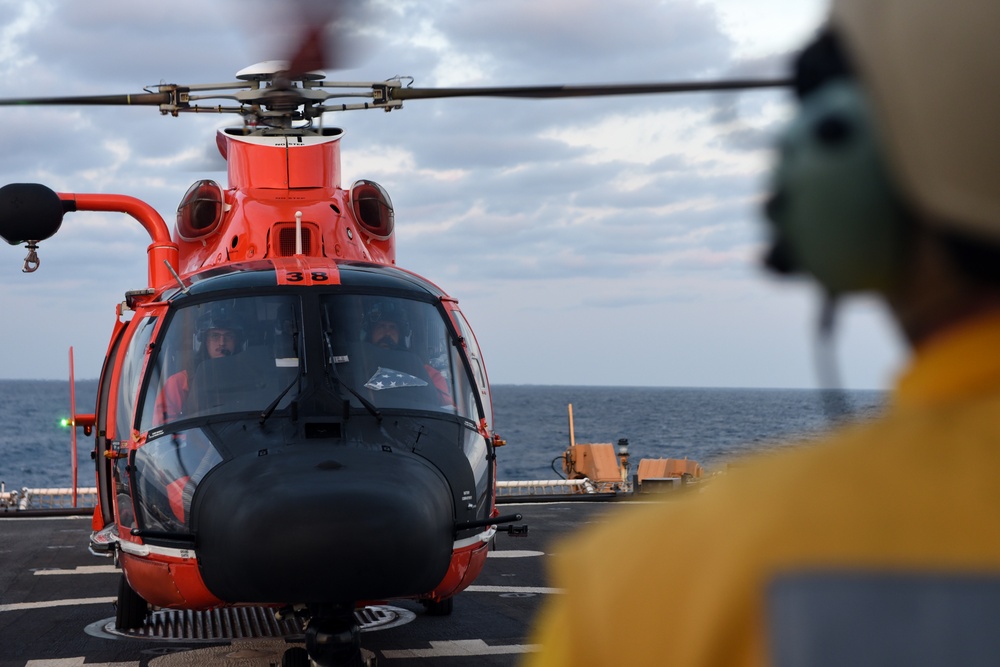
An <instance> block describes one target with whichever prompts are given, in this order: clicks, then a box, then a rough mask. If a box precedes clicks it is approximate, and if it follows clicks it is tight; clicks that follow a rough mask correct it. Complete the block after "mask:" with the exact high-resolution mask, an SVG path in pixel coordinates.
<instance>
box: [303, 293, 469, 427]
mask: <svg viewBox="0 0 1000 667" xmlns="http://www.w3.org/2000/svg"><path fill="white" fill-rule="evenodd" d="M320 308H321V321H322V327H323V336H324V348H325V351H326V352H325V356H326V360H325V366H326V368H327V372H328V374H329V376H330V379H331V382H332V383H333V384H335V385H340V386H341V387H343V388H344V392H341V393H346V395H345V398H348V399H349V400H352V402H354V403H355V404H359V403H360V404H365V403H367V404H368V405H370V406H373V407H376V408H378V409H382V408H397V409H414V410H425V411H432V412H445V413H449V414H455V415H459V416H461V417H465V418H466V419H470V420H472V421H478V418H477V417H476V414H477V412H476V406H475V404H474V403H472V404H470V402H469V389H468V387H469V384H470V382H469V378H468V376H467V375H466V372H465V369H464V366H463V365H462V363H461V359H460V357H458V356H457V354H456V350H455V346H454V345H453V344H452V337H451V335H450V334H449V331H448V328H447V326H446V324H445V319H444V317H445V316H444V314H443V313H442V312H441V310H439V309H438V308H437V307H436V306H435V304H433V303H428V302H425V301H418V300H414V299H407V298H401V297H394V296H387V295H377V296H376V295H358V294H344V293H337V294H330V295H327V296H324V297H322V299H321V303H320Z"/></svg>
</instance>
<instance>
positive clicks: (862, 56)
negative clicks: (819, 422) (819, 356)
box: [527, 0, 1000, 666]
mask: <svg viewBox="0 0 1000 667" xmlns="http://www.w3.org/2000/svg"><path fill="white" fill-rule="evenodd" d="M998 26H1000V3H997V2H987V1H985V0H919V1H914V0H833V3H832V11H831V13H830V16H829V20H828V23H827V25H826V26H825V29H824V31H823V33H822V34H821V35H820V36H819V37H818V38H817V40H816V41H815V42H813V44H812V45H811V46H810V47H809V48H807V49H806V50H805V51H804V52H803V53H802V55H801V56H800V57H799V59H798V61H797V70H796V92H797V95H798V97H799V111H798V114H797V117H796V119H795V120H794V121H793V122H792V124H791V125H790V126H789V128H788V129H787V130H786V132H785V134H784V136H783V138H782V141H781V154H780V163H779V165H778V167H777V169H776V172H775V180H774V190H775V195H776V196H775V197H774V198H773V199H772V200H771V202H770V204H769V205H768V210H767V216H768V218H769V219H770V221H771V223H772V231H773V233H774V237H775V242H776V243H775V248H774V252H772V254H771V259H770V265H771V266H772V267H774V268H777V269H780V270H783V271H786V272H796V273H806V274H809V275H810V276H811V277H812V278H813V279H814V280H815V281H816V282H817V283H818V284H819V286H820V288H821V293H822V294H824V295H825V296H824V298H825V300H826V301H827V302H828V303H831V304H835V303H836V302H837V301H838V300H839V299H840V298H842V297H844V296H845V295H848V294H851V293H855V292H871V293H874V295H875V296H876V297H877V298H878V299H880V300H881V301H882V302H883V303H884V304H885V305H886V306H887V307H888V309H889V311H890V312H891V314H892V317H893V319H894V320H895V322H896V324H897V325H898V327H899V329H900V330H901V332H902V333H903V335H904V336H905V338H906V340H907V342H908V344H909V347H910V349H911V354H910V358H909V361H908V362H907V367H906V368H905V370H904V372H903V373H902V375H901V376H900V378H899V379H898V381H897V383H896V386H895V389H894V392H893V394H892V397H891V401H890V402H889V405H888V406H887V407H886V408H885V411H884V413H883V414H882V415H881V416H880V417H879V418H878V419H876V420H874V421H871V422H868V423H863V424H853V425H845V426H841V427H839V429H838V430H837V431H836V432H835V433H833V434H831V435H829V436H827V437H826V438H825V439H822V440H820V441H819V442H810V443H806V444H803V445H802V446H800V447H797V448H791V449H787V450H782V454H780V455H771V456H767V457H764V458H759V459H756V460H751V461H749V462H747V463H745V464H743V465H741V466H739V468H738V469H735V470H731V471H730V472H728V473H727V474H726V475H724V476H723V477H722V478H721V479H719V480H717V481H712V482H710V483H709V484H708V485H706V486H705V487H704V489H703V490H702V492H701V493H698V494H696V495H695V494H691V495H688V496H686V497H683V498H681V499H678V500H674V501H671V502H667V503H653V504H647V505H643V506H641V507H636V508H630V509H628V510H625V511H623V512H622V513H620V514H617V515H615V516H614V520H613V521H610V520H609V521H606V522H604V523H603V524H602V525H600V526H598V527H596V528H594V529H589V530H588V532H586V533H584V534H581V535H579V536H576V537H574V538H572V539H571V540H570V541H568V542H566V543H564V544H561V545H559V546H558V547H556V548H555V549H554V551H555V552H556V554H557V555H555V556H553V557H552V561H553V563H552V567H551V573H552V575H553V578H554V581H553V583H552V585H553V586H556V587H558V588H559V589H562V590H563V593H562V594H559V595H553V596H551V598H550V599H549V600H548V601H547V604H546V607H545V609H544V610H543V612H542V615H541V617H540V620H539V623H538V625H537V628H536V631H535V637H534V642H535V643H538V644H540V645H541V651H540V652H539V653H536V654H533V655H531V656H529V658H528V660H527V664H528V665H531V666H538V665H608V664H620V665H665V664H672V665H685V666H697V665H767V664H771V665H803V666H807V665H986V664H1000V522H998V521H997V516H1000V484H998V483H997V471H998V470H1000V187H997V177H998V175H1000V127H998V125H997V119H998V118H1000V94H998V93H997V88H996V83H995V82H996V81H997V80H1000V40H997V38H996V29H997V27H998ZM828 310H832V311H833V312H835V309H833V306H830V307H828ZM827 321H829V318H827ZM620 545H628V548H625V549H622V548H616V547H619V546H620Z"/></svg>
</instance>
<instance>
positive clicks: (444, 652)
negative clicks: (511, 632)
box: [382, 639, 539, 660]
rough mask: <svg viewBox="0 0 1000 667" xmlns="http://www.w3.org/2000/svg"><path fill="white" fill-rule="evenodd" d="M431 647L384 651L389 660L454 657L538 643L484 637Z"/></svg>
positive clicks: (501, 652)
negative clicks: (494, 643)
mask: <svg viewBox="0 0 1000 667" xmlns="http://www.w3.org/2000/svg"><path fill="white" fill-rule="evenodd" d="M430 644H431V647H430V648H409V649H400V650H395V651H382V655H383V656H384V657H385V658H386V659H387V660H394V659H400V658H454V657H462V656H474V655H505V654H510V653H529V652H531V651H537V650H538V649H539V646H538V645H537V644H509V645H506V646H490V645H488V644H487V643H486V642H484V641H483V640H482V639H458V640H454V641H441V642H430Z"/></svg>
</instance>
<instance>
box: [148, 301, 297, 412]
mask: <svg viewBox="0 0 1000 667" xmlns="http://www.w3.org/2000/svg"><path fill="white" fill-rule="evenodd" d="M301 321H302V318H301V309H300V306H299V299H298V298H297V297H294V296H254V297H242V298H229V299H224V300H219V301H212V302H207V303H199V304H196V305H192V306H185V307H181V308H178V309H177V311H176V312H175V313H174V314H173V317H171V318H170V320H169V321H168V322H166V323H165V325H164V329H163V330H162V331H161V332H160V334H159V337H158V340H157V342H156V351H155V359H154V360H153V362H152V363H151V364H150V368H149V371H148V375H149V380H148V382H147V384H146V394H145V401H144V403H143V409H142V413H141V416H140V430H142V431H147V430H149V429H151V428H154V427H156V426H161V425H164V424H168V423H170V422H173V421H179V420H182V419H190V418H193V417H198V416H203V415H212V414H219V413H222V412H246V411H265V410H268V409H269V408H271V407H272V406H273V407H274V408H276V409H277V408H283V407H285V406H286V405H288V404H289V403H290V402H291V401H292V400H293V399H294V398H295V397H296V396H297V395H298V392H299V386H298V385H299V383H300V382H301V379H302V377H301V373H300V371H299V369H300V366H301V361H300V350H302V349H303V348H302V344H301V343H302V332H301V328H302V327H301V324H300V323H301ZM279 397H280V398H279Z"/></svg>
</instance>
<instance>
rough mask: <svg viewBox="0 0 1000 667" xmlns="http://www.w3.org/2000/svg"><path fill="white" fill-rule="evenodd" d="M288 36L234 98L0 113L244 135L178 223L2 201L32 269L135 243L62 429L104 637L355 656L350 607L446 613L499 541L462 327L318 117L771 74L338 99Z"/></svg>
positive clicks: (471, 338) (350, 91)
mask: <svg viewBox="0 0 1000 667" xmlns="http://www.w3.org/2000/svg"><path fill="white" fill-rule="evenodd" d="M305 41H306V46H305V47H304V48H303V49H302V51H301V52H300V53H299V54H297V55H296V57H293V58H291V59H290V60H289V61H266V62H262V63H258V64H256V65H252V66H250V67H247V68H245V69H243V70H241V71H240V72H238V73H237V74H236V81H233V82H231V83H225V84H190V85H179V84H160V85H157V86H153V87H150V88H148V89H146V90H145V91H144V92H142V93H136V94H127V95H112V96H76V97H58V98H27V99H15V100H0V105H15V104H16V105H125V106H151V107H153V108H155V109H156V110H157V111H159V112H160V113H161V114H163V115H165V116H173V117H176V116H181V115H185V114H189V113H229V114H234V115H237V116H239V117H240V119H241V123H240V124H239V125H236V126H233V127H226V128H223V129H220V130H218V132H217V133H216V137H215V141H216V146H217V148H218V150H219V153H220V154H221V155H222V157H223V158H224V159H225V161H226V165H227V176H228V182H227V183H226V185H221V184H219V183H217V182H215V181H213V180H205V179H203V180H198V181H196V182H195V183H193V184H192V185H191V187H190V188H189V189H188V190H187V192H186V193H184V194H183V196H182V197H181V200H180V204H179V206H178V208H177V211H176V219H175V221H174V224H173V226H172V228H171V227H169V226H168V225H167V223H166V222H165V221H164V219H163V217H162V216H161V215H160V214H159V213H158V212H157V211H156V210H154V209H153V208H152V207H151V206H150V205H149V204H147V203H145V202H143V201H141V200H139V199H136V198H134V197H130V196H128V195H117V194H93V193H73V192H58V193H57V192H55V191H53V190H52V189H50V188H48V187H46V186H44V185H40V184H34V183H15V184H9V185H6V186H4V187H2V188H0V236H2V237H3V238H4V240H6V241H7V242H8V243H10V244H11V245H21V244H24V245H26V249H27V250H28V255H27V257H26V258H25V260H24V270H25V271H27V272H33V271H35V270H36V269H38V268H39V266H40V259H39V249H40V247H39V244H40V243H41V242H43V241H45V240H46V239H48V238H50V237H51V236H52V235H54V234H55V233H57V232H58V230H59V228H60V226H61V224H62V221H63V219H64V216H65V215H66V214H68V213H72V212H76V211H106V212H107V211H112V212H119V213H122V214H124V215H126V216H129V217H131V218H133V219H135V220H136V221H138V222H139V223H140V225H141V226H142V227H143V228H144V229H145V231H146V232H147V233H148V235H149V238H150V244H149V247H148V249H147V285H146V287H144V288H142V289H137V290H131V291H129V292H127V293H126V294H125V296H124V300H123V301H122V302H121V303H119V304H117V305H116V306H115V313H114V314H115V320H114V324H113V327H112V332H111V336H110V340H109V344H108V348H107V353H106V356H105V360H104V364H103V368H102V371H101V374H100V379H99V384H98V396H97V403H96V406H95V409H94V412H93V413H89V414H79V413H76V414H74V415H73V418H72V421H73V425H74V437H75V433H76V429H82V430H83V432H84V434H85V435H88V436H93V438H94V460H95V475H96V480H97V488H98V504H97V507H96V509H95V512H94V516H93V524H92V527H93V535H92V537H91V549H92V551H94V552H95V553H98V554H105V555H109V556H111V557H113V558H114V559H115V562H116V563H117V564H118V565H120V566H121V569H122V572H123V575H122V577H121V579H120V582H119V590H118V595H117V605H116V607H117V611H116V620H115V622H116V625H117V626H118V627H119V628H122V629H126V628H134V627H137V626H141V625H142V624H143V623H144V622H145V620H146V617H147V615H148V614H149V611H150V609H151V608H154V607H155V608H168V609H192V610H199V609H210V608H216V607H220V606H225V605H246V604H257V605H268V606H273V607H275V608H276V609H279V610H280V612H281V613H291V614H296V615H298V616H301V617H302V618H303V619H304V620H305V627H306V634H305V639H306V642H305V644H306V646H305V652H306V655H307V657H308V659H309V660H312V661H313V662H315V663H317V664H330V665H341V664H345V665H350V664H358V663H359V662H360V661H361V654H360V635H359V630H358V626H357V621H356V619H355V618H354V615H353V611H354V609H355V607H357V606H359V605H363V604H365V603H367V602H371V601H376V600H383V599H397V598H409V599H414V600H418V601H420V602H421V603H423V604H424V606H425V607H426V609H427V611H428V613H431V614H436V615H447V614H449V613H451V612H452V609H453V600H454V596H455V595H457V594H458V593H460V592H461V591H462V590H463V589H464V588H466V587H467V586H469V585H470V584H471V583H472V582H473V581H474V580H475V579H476V577H477V576H478V574H479V573H480V572H481V571H482V569H483V567H484V564H485V561H486V555H487V551H488V549H489V547H490V544H491V542H492V540H493V539H494V536H495V535H496V533H497V531H498V530H500V529H502V526H503V525H504V524H511V523H514V522H517V521H520V519H521V517H520V515H517V514H511V515H506V516H503V515H501V514H500V511H499V510H498V507H497V504H496V488H495V482H496V457H497V456H498V453H497V450H498V448H499V447H501V446H502V445H503V444H504V443H503V440H502V438H501V437H500V436H499V435H498V434H497V433H496V432H495V430H494V427H493V415H492V406H491V394H490V388H489V381H488V376H487V373H486V367H485V363H484V361H483V353H482V351H481V350H480V348H479V345H478V343H477V340H476V337H475V334H474V333H473V330H472V328H471V326H470V325H469V323H468V321H467V320H466V318H465V316H464V315H463V314H462V311H461V310H460V309H459V307H458V302H457V300H456V299H455V298H453V297H452V296H450V295H449V294H448V293H446V292H445V291H444V290H443V289H441V288H440V287H438V286H437V285H435V284H434V283H432V282H431V281H429V280H427V279H426V278H424V277H422V276H420V275H417V274H415V273H412V272H410V271H407V270H405V269H403V268H401V267H399V266H397V265H396V245H395V218H396V216H395V209H394V207H393V205H392V201H391V198H390V196H389V193H388V192H387V191H386V190H385V188H383V187H382V186H381V185H379V184H378V183H376V182H374V181H370V180H358V181H356V182H354V183H353V184H351V185H350V186H348V187H343V185H342V183H341V168H340V142H341V139H342V137H343V131H342V130H340V129H339V128H336V127H328V126H325V125H324V124H323V123H322V119H323V117H324V115H325V114H327V113H332V112H339V111H353V110H364V109H371V110H382V111H396V110H399V109H401V108H402V105H403V103H404V102H405V101H409V100H419V99H436V98H457V97H471V96H489V97H495V96H499V97H514V98H528V99H552V98H565V97H590V96H605V95H635V94H662V93H674V92H688V91H704V90H742V89H754V88H772V87H781V86H785V85H787V82H785V81H774V80H764V81H761V80H734V81H723V82H719V81H714V82H708V83H657V84H624V85H594V86H591V85H581V86H524V87H490V88H416V87H414V86H413V85H412V84H413V82H412V80H410V79H408V78H406V77H396V78H391V79H387V80H381V81H370V82H361V83H358V82H346V83H345V82H337V81H328V80H327V79H326V75H325V73H323V72H322V71H321V70H319V69H317V68H316V67H315V66H316V65H318V64H320V61H322V58H314V57H313V58H310V57H308V52H309V51H310V50H314V49H316V48H317V47H316V45H315V43H314V40H313V39H312V38H307V39H306V40H305ZM210 101H211V103H209V102H210ZM74 410H75V406H74ZM286 659H287V662H288V663H290V664H295V662H296V661H297V660H298V661H301V660H302V659H303V657H302V654H301V653H300V652H294V651H293V650H292V649H289V653H287V654H286Z"/></svg>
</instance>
